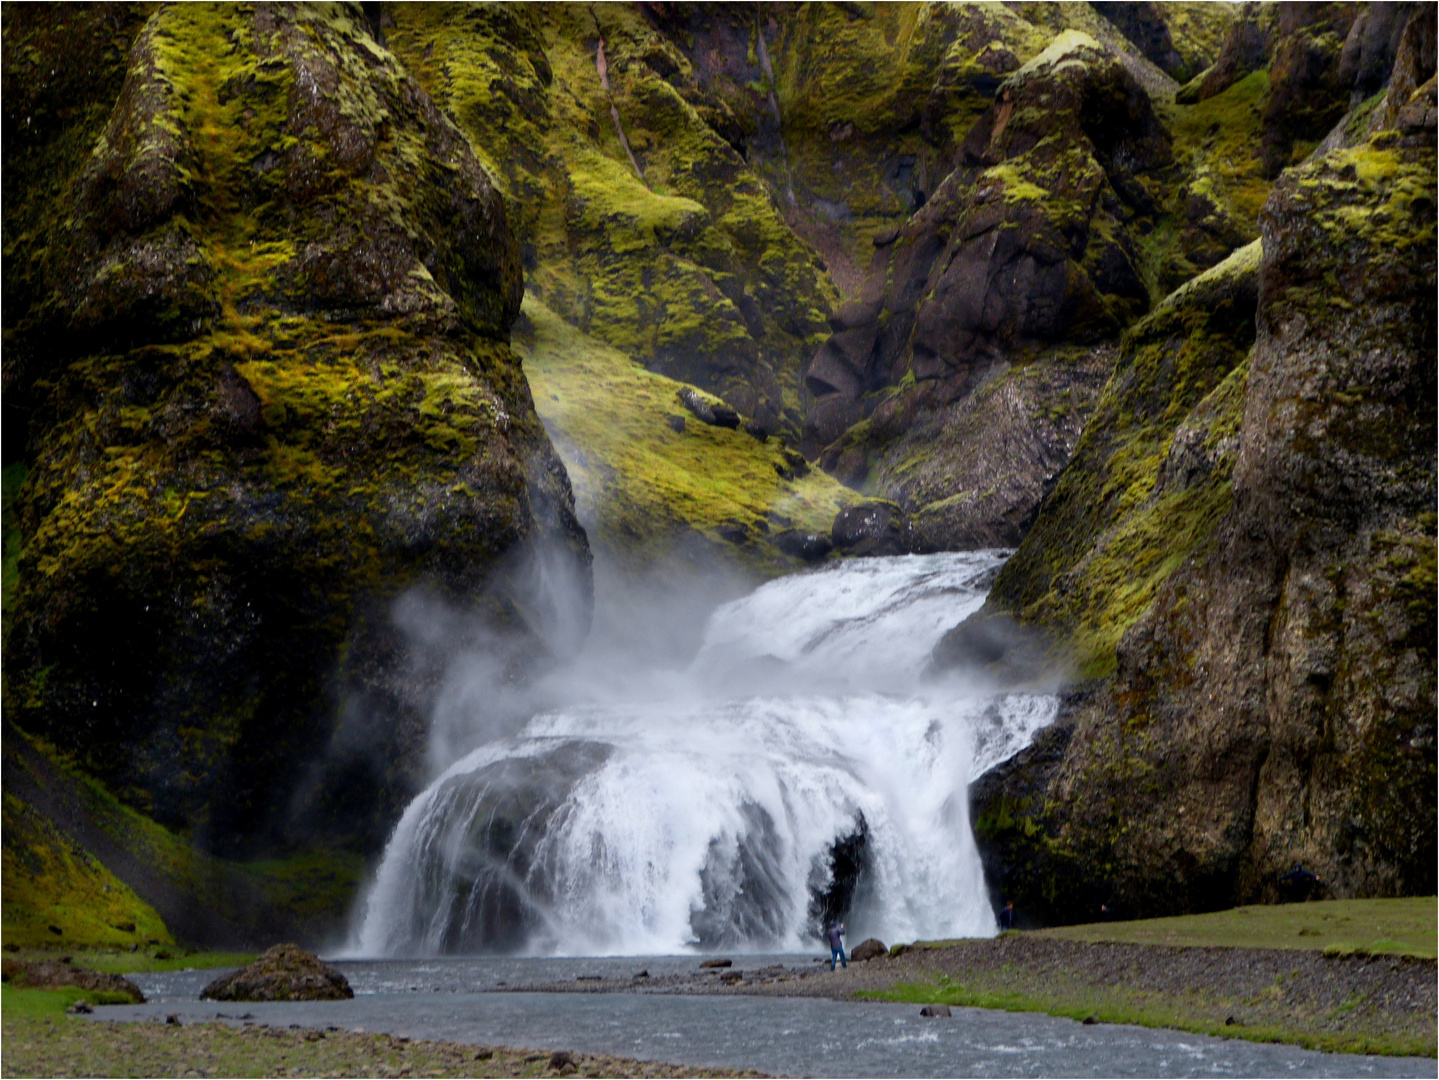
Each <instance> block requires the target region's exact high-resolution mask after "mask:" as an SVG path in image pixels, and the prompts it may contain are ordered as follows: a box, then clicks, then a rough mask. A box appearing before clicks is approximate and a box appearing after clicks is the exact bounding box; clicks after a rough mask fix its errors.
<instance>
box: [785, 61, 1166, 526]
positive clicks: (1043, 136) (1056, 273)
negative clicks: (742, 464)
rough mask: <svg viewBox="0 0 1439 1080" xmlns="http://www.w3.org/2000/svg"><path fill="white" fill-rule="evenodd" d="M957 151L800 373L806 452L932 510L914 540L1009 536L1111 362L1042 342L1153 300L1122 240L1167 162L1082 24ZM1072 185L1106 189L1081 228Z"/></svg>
mask: <svg viewBox="0 0 1439 1080" xmlns="http://www.w3.org/2000/svg"><path fill="white" fill-rule="evenodd" d="M956 155H957V161H956V168H955V170H954V171H953V172H952V173H951V174H950V175H949V176H948V178H946V179H945V181H944V182H943V183H942V184H940V185H939V186H938V187H937V188H936V189H935V191H934V192H933V195H932V197H931V198H930V199H929V200H928V202H927V203H926V204H925V206H924V208H923V209H922V210H920V211H919V212H917V213H916V214H915V215H914V216H913V217H912V218H911V219H910V221H909V222H908V223H907V224H906V225H905V226H904V227H903V229H902V230H901V231H900V233H899V234H898V236H897V237H896V238H895V240H894V241H893V243H892V244H889V245H887V246H885V247H883V248H881V249H880V250H879V252H878V253H877V255H876V260H875V266H874V269H873V271H872V277H871V280H870V282H869V283H868V284H867V285H866V286H865V289H864V290H863V295H865V296H867V297H873V298H874V300H872V301H868V302H866V303H856V304H854V305H853V306H852V308H849V309H847V310H846V311H845V313H844V317H843V318H842V319H837V320H835V321H834V322H833V323H832V325H834V326H835V333H833V334H832V335H831V337H830V338H829V340H828V341H826V342H825V344H824V345H823V346H822V347H821V348H820V349H819V351H818V352H816V353H815V355H814V356H813V357H812V358H811V359H810V361H809V363H808V365H807V366H806V368H805V385H806V387H807V388H808V389H809V390H810V392H811V393H812V394H814V395H815V399H814V402H813V404H812V406H811V408H810V410H809V413H808V416H807V418H806V427H805V444H804V446H805V449H806V452H808V453H811V454H813V455H816V456H818V457H819V458H820V461H821V464H822V465H823V467H824V468H825V469H826V470H827V471H829V472H831V473H832V474H833V475H835V476H836V477H837V478H838V479H840V480H841V481H842V482H843V483H846V484H849V485H851V486H855V487H859V486H860V485H864V486H865V490H874V491H875V492H876V493H878V494H879V495H881V496H883V497H885V498H890V499H894V501H896V502H897V503H899V504H900V505H901V506H902V507H903V509H905V510H906V511H907V512H909V513H910V514H912V515H913V514H916V513H917V512H918V511H920V509H921V508H922V507H926V506H928V507H930V509H929V511H928V513H927V514H925V515H924V520H923V521H917V523H916V530H917V538H916V540H915V541H914V542H913V543H912V544H911V545H910V546H911V547H919V548H922V549H927V550H936V549H944V548H953V547H965V546H981V545H984V544H993V543H996V542H1000V543H1003V542H1010V543H1012V542H1014V541H1015V540H1017V539H1018V536H1019V535H1021V534H1022V531H1023V529H1024V528H1025V527H1026V526H1027V525H1028V523H1029V521H1030V520H1032V517H1033V514H1034V511H1035V509H1036V508H1037V506H1038V504H1039V502H1040V501H1041V499H1042V498H1043V495H1044V493H1045V492H1046V490H1047V488H1048V486H1049V485H1050V484H1051V483H1052V482H1053V479H1054V477H1055V476H1056V475H1057V474H1058V471H1059V469H1061V468H1062V467H1063V464H1064V462H1065V461H1066V460H1067V459H1068V455H1069V453H1070V452H1071V451H1072V450H1073V447H1074V444H1075V441H1076V439H1077V438H1078V432H1079V430H1080V428H1081V427H1082V425H1083V421H1084V418H1085V417H1086V416H1087V415H1088V411H1089V409H1090V408H1091V407H1092V404H1093V401H1094V400H1095V398H1096V397H1097V394H1098V389H1099V387H1100V386H1102V385H1103V382H1104V379H1105V378H1106V377H1107V371H1106V370H1103V363H1104V361H1105V360H1111V359H1112V353H1106V352H1103V351H1099V352H1095V351H1090V352H1089V353H1087V354H1086V355H1085V356H1084V358H1082V359H1080V360H1078V361H1077V362H1076V361H1075V360H1074V359H1073V358H1071V357H1070V356H1069V354H1068V353H1065V354H1064V356H1063V357H1061V358H1060V359H1059V363H1058V364H1057V367H1056V370H1057V371H1062V372H1063V373H1062V374H1061V375H1059V377H1057V378H1049V377H1048V374H1047V373H1048V368H1047V364H1048V362H1049V360H1050V355H1048V354H1046V350H1052V349H1054V348H1055V346H1057V345H1058V343H1060V342H1065V343H1069V344H1082V345H1089V346H1096V345H1098V344H1100V343H1101V342H1103V341H1105V340H1106V339H1109V338H1112V337H1114V336H1116V335H1117V334H1118V333H1119V331H1120V330H1121V329H1122V328H1123V327H1124V326H1126V325H1127V324H1128V323H1130V322H1131V321H1132V320H1133V319H1135V318H1136V317H1137V316H1139V315H1141V314H1142V313H1143V312H1144V311H1145V309H1146V308H1147V306H1148V303H1149V298H1148V294H1147V291H1146V289H1145V287H1144V286H1143V284H1142V281H1141V276H1140V274H1139V272H1138V270H1137V269H1136V267H1137V265H1138V263H1137V260H1138V254H1137V248H1136V246H1135V243H1134V240H1133V239H1132V235H1137V232H1135V230H1140V229H1142V226H1141V225H1140V222H1141V221H1143V220H1145V219H1151V218H1152V217H1153V216H1154V214H1155V213H1156V212H1157V204H1156V203H1155V201H1154V199H1153V197H1152V196H1151V195H1150V194H1149V188H1147V187H1146V182H1148V181H1152V179H1153V177H1154V175H1155V174H1156V173H1157V172H1158V171H1159V170H1161V169H1162V168H1164V167H1165V166H1167V164H1168V163H1169V161H1170V149H1169V142H1168V137H1167V135H1166V134H1165V131H1164V129H1163V128H1162V127H1161V126H1160V125H1159V123H1158V121H1157V120H1156V119H1155V116H1154V113H1153V110H1152V108H1151V106H1150V102H1149V98H1148V96H1147V94H1146V93H1145V91H1144V89H1143V88H1142V87H1141V86H1140V85H1139V83H1137V82H1136V81H1135V79H1134V78H1133V77H1132V76H1131V75H1130V74H1129V72H1128V71H1127V69H1126V68H1125V66H1124V64H1123V63H1121V62H1120V61H1119V60H1118V59H1117V58H1116V56H1115V54H1114V53H1113V52H1111V51H1110V50H1108V49H1107V48H1106V47H1104V46H1101V45H1098V44H1097V43H1095V42H1094V41H1093V40H1092V39H1088V38H1085V37H1083V36H1082V35H1081V36H1078V37H1074V38H1067V39H1065V43H1063V44H1056V45H1054V46H1053V47H1052V49H1051V51H1050V52H1048V53H1046V54H1044V55H1043V56H1042V57H1041V58H1038V59H1036V60H1035V61H1034V62H1033V63H1032V64H1030V65H1028V66H1026V67H1025V68H1023V69H1022V70H1020V71H1017V72H1015V73H1014V74H1012V75H1010V76H1009V78H1008V79H1006V80H1005V81H1004V82H1003V83H1002V84H1001V85H1000V86H999V87H998V89H997V96H996V100H995V102H994V104H993V105H992V106H991V107H990V108H989V109H988V110H987V111H986V112H984V113H983V114H982V115H981V117H980V118H979V120H978V121H977V122H976V123H975V124H974V126H973V127H972V128H971V129H970V131H969V133H968V135H967V136H966V137H965V139H964V141H963V143H962V144H961V145H960V146H958V147H956ZM1146 178H1148V181H1147V180H1146ZM1081 190H1083V191H1085V192H1103V194H1102V195H1096V196H1094V197H1091V196H1088V195H1086V196H1085V206H1086V207H1088V208H1089V209H1088V210H1087V211H1086V212H1085V221H1084V222H1083V223H1082V224H1081V223H1080V222H1078V221H1069V220H1064V221H1061V220H1060V219H1059V217H1058V216H1056V207H1058V206H1060V205H1070V203H1069V201H1068V200H1070V199H1071V198H1073V197H1076V196H1077V193H1078V192H1079V191H1081ZM1036 355H1040V356H1042V357H1043V359H1041V360H1039V361H1037V362H1036V363H1034V364H1033V367H1034V368H1036V369H1042V370H1044V371H1045V374H1044V375H1041V376H1040V377H1037V378H1024V377H1022V376H1021V375H1020V374H1018V373H1016V375H1015V376H1013V377H1009V378H1007V379H1001V382H1002V383H1003V384H1004V385H1008V386H1010V387H1011V390H1009V391H1006V392H1004V393H1002V394H999V395H998V396H997V397H994V398H992V400H990V401H989V402H987V403H986V404H985V405H983V406H972V405H970V404H969V403H970V402H971V400H972V399H973V398H974V396H975V395H976V393H977V392H979V390H980V388H981V387H983V386H985V385H987V383H989V382H991V381H993V380H992V376H994V375H995V374H996V373H1001V372H1003V371H1004V369H1005V364H1006V363H1007V362H1009V361H1010V360H1011V359H1012V358H1018V357H1025V358H1033V357H1035V356H1036ZM1089 362H1096V363H1095V370H1094V371H1092V372H1091V371H1088V370H1087V369H1086V365H1087V364H1088V363H1089ZM884 387H899V389H898V390H897V392H894V393H891V394H886V395H882V396H881V395H877V394H876V393H875V391H876V390H879V389H881V388H884ZM998 390H999V384H996V385H995V386H994V387H993V388H992V391H991V392H992V393H995V392H997V391H998ZM861 420H867V424H861V423H860V421H861ZM965 456H968V457H969V458H971V459H975V460H973V461H972V464H973V465H974V466H975V467H974V468H970V467H967V466H966V465H965V464H964V462H963V461H962V460H958V461H956V460H955V459H956V458H959V459H963V458H964V457H965ZM980 457H983V459H984V461H983V466H984V467H980V465H981V463H980V462H979V461H978V460H977V459H978V458H980ZM931 461H932V462H933V464H932V465H931V464H929V463H930V462H931ZM1006 473H1009V474H1012V475H1013V479H1012V480H1010V479H1009V478H1008V477H1007V476H1004V474H1006ZM996 474H998V475H1000V476H1004V479H1003V480H1001V482H1000V483H999V485H998V486H996V484H995V482H994V481H995V476H996Z"/></svg>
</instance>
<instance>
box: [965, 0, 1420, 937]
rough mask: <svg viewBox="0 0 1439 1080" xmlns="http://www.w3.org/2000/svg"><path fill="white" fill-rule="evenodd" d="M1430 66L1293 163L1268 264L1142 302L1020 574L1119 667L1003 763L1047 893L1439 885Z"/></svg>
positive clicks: (994, 843) (1199, 893)
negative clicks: (1249, 324)
mask: <svg viewBox="0 0 1439 1080" xmlns="http://www.w3.org/2000/svg"><path fill="white" fill-rule="evenodd" d="M1422 14H1423V13H1422V12H1421V13H1419V15H1416V17H1422ZM1430 26H1431V27H1432V23H1430ZM1430 32H1431V33H1432V30H1431V31H1430ZM1428 56H1429V57H1431V58H1432V56H1433V51H1432V47H1431V49H1430V51H1429V53H1428ZM1430 64H1431V65H1432V59H1431V60H1430ZM1429 76H1430V77H1429V78H1428V82H1427V83H1424V84H1422V85H1420V86H1419V88H1418V89H1417V91H1414V92H1412V93H1410V91H1409V88H1411V87H1413V86H1414V85H1415V83H1417V82H1419V80H1418V79H1413V78H1412V77H1411V78H1410V79H1409V80H1407V85H1406V86H1405V88H1404V90H1403V93H1405V94H1408V97H1407V98H1406V100H1404V101H1403V102H1391V103H1389V104H1390V105H1391V106H1393V108H1392V110H1391V111H1390V113H1389V114H1390V115H1394V116H1395V117H1396V120H1395V125H1396V126H1395V127H1394V128H1392V129H1390V130H1385V131H1381V132H1379V133H1378V134H1376V135H1374V136H1373V137H1372V138H1370V139H1368V141H1366V142H1362V143H1359V144H1358V145H1354V146H1350V147H1348V148H1338V149H1335V150H1332V151H1330V152H1328V153H1327V154H1324V155H1323V156H1320V157H1316V158H1315V159H1313V160H1311V161H1310V162H1308V163H1307V164H1305V165H1304V166H1302V167H1300V168H1297V169H1294V170H1291V171H1290V172H1288V173H1286V174H1285V175H1284V176H1282V177H1281V178H1280V180H1279V182H1278V183H1277V184H1276V186H1275V189H1274V192H1273V194H1272V196H1271V197H1270V199H1269V202H1268V204H1267V206H1266V207H1265V210H1264V212H1263V215H1262V217H1261V224H1262V229H1263V240H1262V255H1260V256H1259V258H1258V264H1257V267H1255V268H1254V269H1249V268H1246V267H1245V266H1244V265H1243V264H1242V262H1241V263H1235V260H1231V264H1234V265H1231V264H1225V265H1224V266H1222V267H1219V268H1216V271H1214V272H1211V274H1210V275H1206V277H1205V278H1202V279H1200V280H1198V281H1196V282H1194V283H1193V285H1192V286H1189V287H1186V289H1182V290H1180V292H1179V293H1177V294H1176V295H1175V296H1174V297H1172V298H1171V299H1170V300H1169V301H1168V302H1166V305H1165V306H1164V308H1162V309H1161V310H1160V311H1158V312H1156V313H1155V315H1154V316H1152V317H1151V319H1150V320H1149V321H1147V322H1146V323H1145V324H1142V325H1141V326H1140V327H1139V328H1138V329H1137V330H1136V332H1135V335H1134V337H1133V338H1132V339H1131V342H1130V343H1129V344H1128V345H1127V349H1126V356H1125V358H1123V359H1122V360H1121V364H1120V369H1119V371H1118V372H1117V373H1116V376H1115V381H1114V383H1113V384H1112V385H1111V387H1110V390H1109V391H1107V392H1106V398H1105V402H1104V403H1103V404H1101V407H1100V410H1099V412H1098V413H1097V415H1096V419H1095V421H1094V422H1093V423H1092V424H1091V427H1090V429H1089V430H1087V431H1086V433H1085V436H1084V439H1083V440H1082V441H1081V446H1080V448H1079V451H1078V452H1077V454H1076V457H1075V461H1074V463H1073V464H1072V465H1071V466H1070V468H1069V470H1068V471H1067V472H1066V473H1065V475H1064V477H1063V478H1062V479H1061V481H1060V484H1059V486H1058V487H1057V489H1056V491H1055V494H1054V496H1053V497H1052V498H1051V500H1050V501H1049V503H1047V504H1046V506H1045V508H1044V510H1043V512H1042V513H1041V515H1040V520H1039V522H1038V524H1037V525H1036V527H1035V529H1034V531H1033V532H1032V533H1031V534H1030V535H1029V536H1028V537H1027V538H1026V539H1025V541H1024V543H1023V544H1022V545H1021V548H1020V551H1019V553H1018V554H1017V555H1016V556H1015V558H1014V559H1013V560H1012V561H1011V562H1010V563H1009V565H1008V566H1006V568H1005V569H1004V571H1003V572H1002V573H1001V575H1000V578H999V580H998V581H997V583H996V586H995V589H994V592H993V594H992V597H991V603H992V604H994V605H998V606H1002V607H1005V608H1008V609H1009V610H1010V611H1013V612H1015V613H1016V614H1018V615H1019V616H1020V617H1021V618H1023V619H1028V620H1032V621H1034V622H1038V623H1040V624H1041V625H1047V626H1049V627H1051V628H1061V629H1065V630H1067V631H1068V632H1069V633H1070V634H1071V638H1072V640H1074V641H1075V642H1076V654H1075V657H1074V659H1075V662H1076V663H1078V664H1080V665H1081V667H1082V669H1083V670H1085V671H1087V672H1088V673H1090V674H1094V675H1098V676H1106V679H1105V681H1104V682H1103V683H1101V684H1099V685H1098V686H1097V688H1096V689H1095V691H1094V693H1093V695H1092V696H1091V697H1089V698H1087V699H1079V700H1075V701H1072V702H1071V703H1070V704H1069V705H1068V706H1067V707H1066V709H1065V710H1063V713H1064V715H1063V716H1062V717H1061V725H1060V730H1061V731H1062V732H1063V733H1064V738H1060V739H1057V740H1049V741H1047V742H1045V743H1044V745H1043V747H1041V745H1040V744H1039V743H1037V744H1036V747H1035V748H1033V749H1032V750H1031V751H1027V752H1026V753H1025V754H1024V755H1021V756H1020V757H1019V758H1016V759H1015V760H1014V761H1013V762H1011V763H1010V764H1009V765H1007V766H1006V767H1005V768H1004V769H1003V770H1000V771H999V775H996V776H994V777H992V778H990V777H987V778H985V779H983V780H981V782H980V783H979V784H977V785H976V788H975V791H974V798H975V806H974V819H975V822H976V830H977V832H978V834H979V837H980V840H981V844H982V846H984V847H985V848H986V852H987V855H988V856H989V862H990V870H991V873H992V874H994V875H995V876H996V878H997V881H996V884H997V885H998V886H999V887H1000V888H1001V889H1002V891H1003V892H1004V893H1005V895H1008V896H1013V897H1015V898H1016V901H1017V903H1019V904H1021V905H1024V906H1026V907H1029V908H1030V909H1031V910H1035V911H1037V912H1047V914H1048V916H1049V917H1051V918H1055V919H1061V920H1063V919H1066V918H1070V919H1072V918H1074V917H1076V915H1077V914H1079V912H1082V911H1087V910H1090V909H1089V908H1088V907H1086V905H1085V903H1084V901H1085V899H1086V896H1087V897H1088V899H1090V900H1097V899H1099V898H1101V892H1102V891H1106V890H1107V892H1108V898H1110V899H1114V898H1117V899H1118V900H1119V902H1120V903H1121V904H1123V905H1124V908H1125V910H1127V911H1132V912H1134V913H1135V914H1159V913H1163V912H1179V911H1185V910H1196V909H1204V908H1215V907H1222V906H1226V905H1229V904H1233V903H1240V902H1248V901H1255V900H1274V899H1277V898H1278V896H1279V893H1278V881H1277V879H1278V875H1279V874H1280V873H1281V872H1282V871H1283V870H1285V869H1287V868H1288V867H1290V866H1292V865H1293V864H1294V863H1295V862H1296V861H1303V863H1304V864H1305V865H1306V866H1307V867H1309V868H1311V869H1313V870H1315V871H1317V872H1318V873H1319V874H1320V876H1321V877H1322V878H1323V880H1324V882H1325V884H1326V886H1327V888H1328V889H1329V891H1330V893H1331V894H1332V895H1335V896H1381V895H1404V894H1420V895H1422V894H1426V893H1432V892H1433V891H1434V888H1435V817H1436V813H1435V756H1434V738H1435V734H1434V733H1435V645H1434V643H1435V636H1436V631H1435V626H1436V615H1435V609H1436V607H1435V522H1436V507H1435V479H1436V463H1435V438H1436V425H1435V396H1436V355H1435V344H1436V343H1435V200H1436V192H1435V171H1434V146H1435V127H1434V123H1435V121H1434V115H1435V114H1434V106H1433V102H1434V80H1433V78H1432V66H1431V69H1430V72H1429ZM1256 255H1259V253H1258V251H1256V252H1254V253H1253V254H1249V255H1245V256H1243V257H1242V258H1244V259H1249V260H1252V259H1253V258H1254V257H1255V256H1256ZM1236 258H1241V257H1236ZM1216 275H1217V276H1216ZM1251 275H1252V277H1251ZM1225 278H1228V279H1229V282H1230V283H1229V284H1226V283H1225V280H1224V279H1225ZM1246 278H1250V279H1251V280H1254V281H1255V282H1256V283H1257V293H1248V292H1247V288H1246V287H1245V286H1244V285H1243V284H1242V283H1243V281H1244V280H1245V279H1246ZM1215 290H1219V291H1218V292H1216V291H1215ZM1246 294H1247V295H1249V296H1250V297H1252V299H1251V300H1246V299H1245V296H1246ZM1205 295H1208V296H1209V297H1210V299H1209V300H1208V301H1204V302H1202V303H1198V304H1197V306H1196V304H1195V302H1196V301H1199V299H1200V298H1201V297H1202V296H1205ZM1247 303H1254V304H1255V321H1254V326H1255V327H1256V332H1255V334H1254V338H1253V346H1252V348H1249V349H1247V348H1246V337H1245V333H1244V330H1243V326H1244V319H1243V318H1242V317H1241V316H1242V311H1243V308H1244V306H1245V304H1247ZM1186 310H1190V312H1191V313H1190V314H1189V315H1187V316H1186V315H1184V312H1185V311H1186ZM1176 320H1177V321H1176ZM1166 321H1167V322H1168V323H1169V324H1170V325H1171V327H1172V331H1171V332H1170V333H1165V334H1161V333H1160V332H1159V331H1160V329H1161V327H1162V326H1163V324H1164V323H1165V322H1166ZM1226 323H1227V325H1228V328H1227V329H1226ZM1246 351H1247V353H1248V355H1247V357H1245V352H1246ZM1236 361H1237V362H1236ZM1226 368H1227V369H1228V370H1227V373H1226V372H1225V369H1226ZM1206 387H1209V389H1207V390H1206ZM996 853H1000V854H1002V856H1003V857H1002V858H996V857H995V856H996ZM1076 909H1079V912H1077V911H1076Z"/></svg>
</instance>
